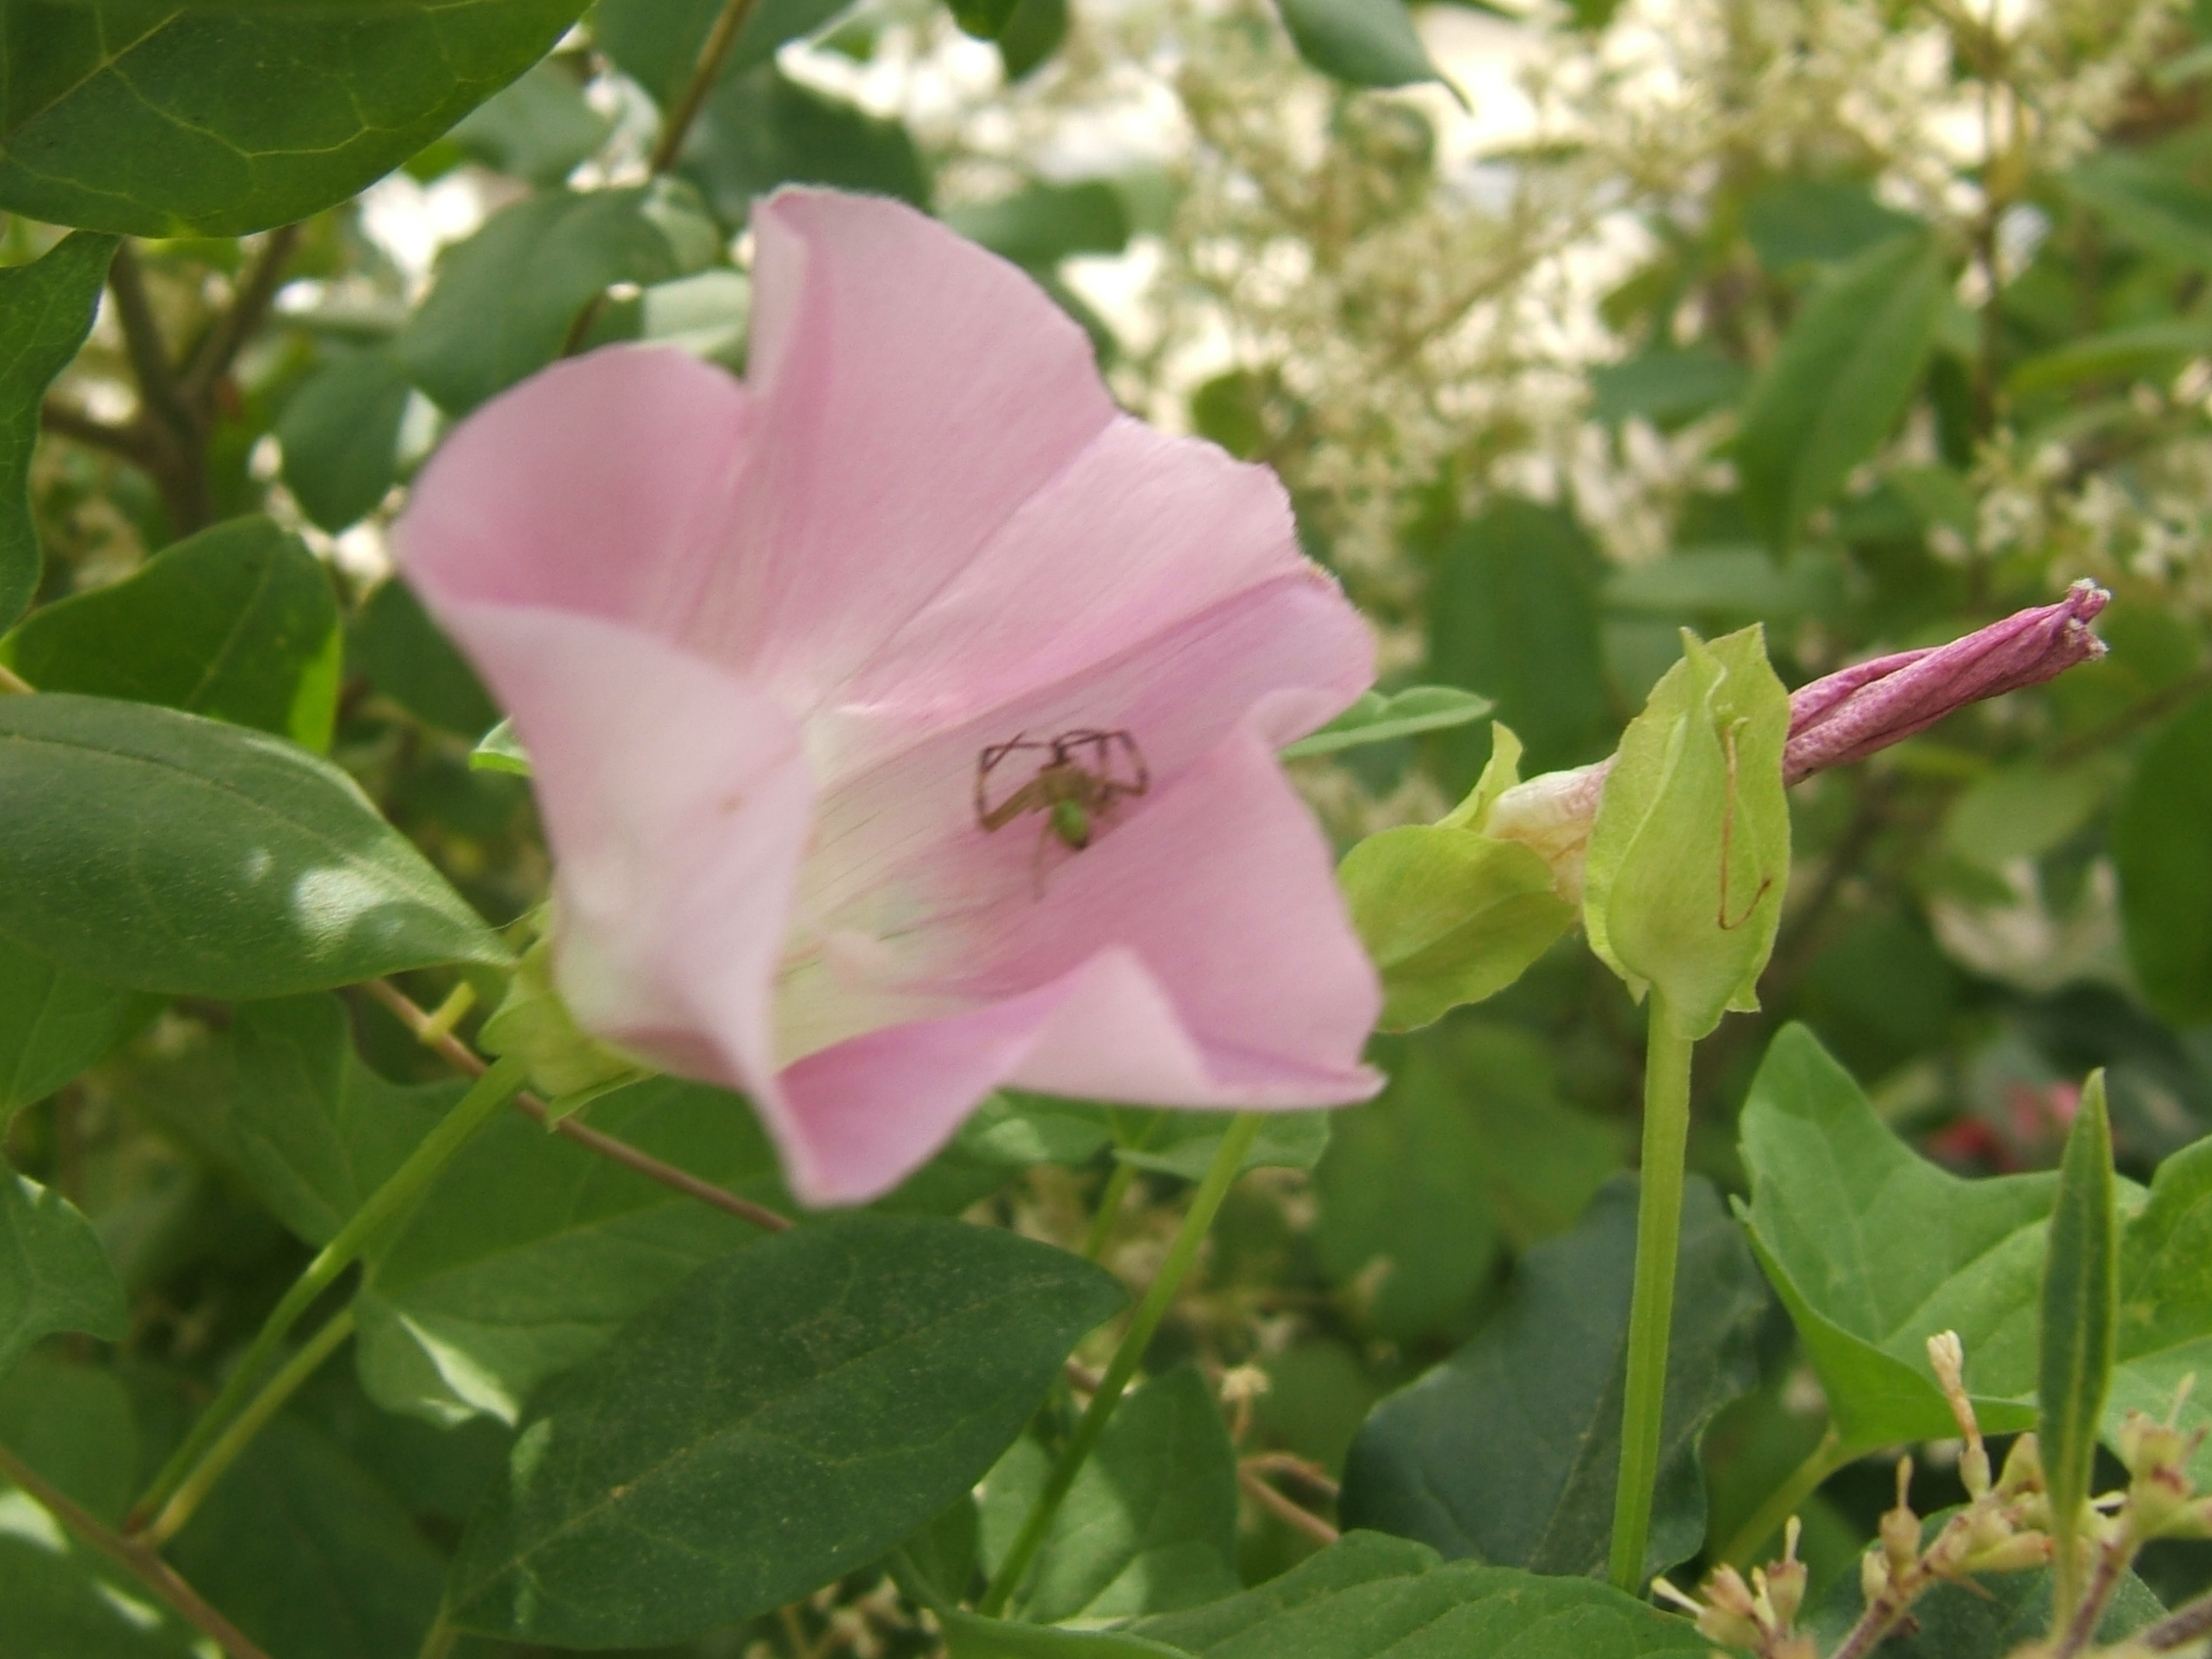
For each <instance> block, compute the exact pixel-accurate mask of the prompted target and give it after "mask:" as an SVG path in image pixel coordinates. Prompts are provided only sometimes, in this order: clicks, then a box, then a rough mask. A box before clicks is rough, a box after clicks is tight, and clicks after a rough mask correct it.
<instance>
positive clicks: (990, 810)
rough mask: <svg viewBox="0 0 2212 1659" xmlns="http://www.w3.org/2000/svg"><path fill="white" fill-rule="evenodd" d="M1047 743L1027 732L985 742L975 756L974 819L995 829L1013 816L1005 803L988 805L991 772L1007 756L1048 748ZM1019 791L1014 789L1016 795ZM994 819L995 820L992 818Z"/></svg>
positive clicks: (984, 825)
mask: <svg viewBox="0 0 2212 1659" xmlns="http://www.w3.org/2000/svg"><path fill="white" fill-rule="evenodd" d="M1051 746H1052V745H1051V744H1045V743H1040V742H1038V741H1036V739H1035V738H1030V737H1029V736H1028V735H1027V734H1025V733H1024V732H1015V733H1014V735H1013V736H1012V738H1008V739H1007V740H1006V742H1004V743H994V744H985V745H984V747H983V749H982V750H981V752H980V753H978V754H977V755H976V757H975V821H976V822H977V823H981V825H982V826H983V827H984V828H985V829H997V828H998V827H999V826H1000V824H1002V823H1006V820H1007V818H1008V817H1012V816H1013V815H1012V814H1011V813H1009V812H1007V811H1006V803H1001V804H1000V805H999V806H997V807H994V806H992V805H990V799H989V793H988V787H987V786H988V784H989V781H990V777H991V774H992V772H993V770H994V769H996V768H997V766H998V764H999V763H1000V762H1001V761H1003V760H1005V759H1006V757H1007V756H1009V755H1012V754H1014V753H1016V752H1017V751H1018V750H1024V749H1049V748H1050V747H1051ZM1020 793H1021V792H1020V791H1019V790H1017V791H1015V794H1016V795H1019V794H1020ZM994 819H995V820H996V822H994V821H993V820H994Z"/></svg>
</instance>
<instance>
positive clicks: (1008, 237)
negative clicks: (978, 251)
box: [945, 179, 1129, 265]
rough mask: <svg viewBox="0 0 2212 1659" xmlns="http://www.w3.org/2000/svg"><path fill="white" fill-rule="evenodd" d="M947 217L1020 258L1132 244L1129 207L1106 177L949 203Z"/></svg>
mask: <svg viewBox="0 0 2212 1659" xmlns="http://www.w3.org/2000/svg"><path fill="white" fill-rule="evenodd" d="M945 223H946V224H948V225H951V227H952V228H953V229H955V230H957V231H958V232H959V233H960V234H962V235H963V236H965V237H966V238H968V240H969V241H971V242H980V243H981V244H982V245H983V246H985V247H987V248H988V249H990V250H991V252H994V253H997V254H1001V255H1003V256H1004V257H1006V258H1009V259H1012V260H1013V261H1014V262H1015V263H1016V264H1024V265H1049V264H1058V263H1059V262H1060V260H1062V259H1065V258H1068V257H1069V256H1070V255H1072V254H1077V253H1119V252H1121V250H1122V249H1123V248H1125V247H1127V246H1128V245H1129V209H1128V206H1127V204H1126V203H1125V202H1123V200H1122V199H1121V191H1118V190H1116V189H1115V187H1114V186H1113V185H1110V184H1109V183H1107V182H1106V180H1104V179H1085V180H1084V181H1083V182H1082V183H1080V184H1073V185H1053V184H1045V183H1042V182H1040V183H1036V184H1031V185H1024V186H1023V187H1022V188H1021V189H1020V190H1018V191H1015V192H1014V193H1013V194H1012V195H1011V196H1001V197H998V198H997V199H995V200H994V201H988V202H970V203H968V204H963V205H962V206H959V207H954V208H950V209H947V210H946V211H945Z"/></svg>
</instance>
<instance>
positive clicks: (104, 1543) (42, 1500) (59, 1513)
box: [0, 1446, 269, 1659]
mask: <svg viewBox="0 0 2212 1659" xmlns="http://www.w3.org/2000/svg"><path fill="white" fill-rule="evenodd" d="M0 1474H4V1475H6V1476H7V1477H8V1479H9V1480H12V1481H13V1482H15V1485H16V1486H20V1487H21V1488H22V1489H23V1491H24V1492H27V1493H28V1494H29V1495H30V1497H31V1498H32V1500H33V1502H35V1503H36V1504H38V1505H39V1507H40V1508H41V1509H43V1510H46V1512H47V1513H48V1514H49V1515H51V1516H53V1517H54V1519H56V1520H57V1521H58V1522H61V1523H62V1524H63V1525H64V1526H65V1527H67V1528H69V1529H70V1531H71V1532H73V1533H75V1534H76V1535H77V1536H78V1537H79V1538H82V1540H84V1541H85V1542H86V1543H88V1544H89V1545H91V1546H92V1547H93V1548H94V1549H96V1550H98V1551H99V1552H100V1553H101V1554H102V1555H104V1556H106V1557H107V1559H109V1560H111V1561H113V1562H114V1563H115V1564H116V1565H118V1566H120V1567H122V1568H123V1569H124V1570H125V1571H127V1572H128V1573H130V1574H131V1577H134V1578H136V1579H137V1581H138V1582H139V1583H142V1584H143V1585H145V1587H146V1588H147V1589H149V1590H151V1591H153V1592H154V1594H155V1595H158V1596H160V1597H161V1599H162V1600H163V1601H167V1603H168V1604H169V1605H170V1606H171V1607H174V1608H175V1609H176V1610H177V1613H178V1615H179V1617H180V1618H182V1619H183V1620H185V1622H186V1623H187V1624H189V1625H191V1626H192V1628H193V1629H195V1630H197V1631H198V1632H201V1633H202V1634H204V1635H205V1636H208V1637H210V1638H213V1640H214V1641H215V1644H216V1646H218V1647H220V1648H221V1649H222V1650H223V1651H224V1652H225V1653H227V1654H228V1655H229V1656H230V1659H269V1656H268V1655H267V1654H265V1653H264V1652H263V1651H262V1650H260V1649H259V1648H258V1647H256V1646H255V1645H254V1644H252V1642H250V1641H249V1640H247V1639H246V1635H245V1633H244V1632H241V1631H240V1629H239V1628H238V1626H235V1625H234V1624H232V1623H231V1622H230V1620H228V1619H226V1618H224V1617H223V1616H222V1614H221V1613H217V1612H216V1610H215V1609H214V1608H213V1607H210V1606H209V1605H208V1604H207V1602H206V1601H204V1599H202V1597H201V1595H200V1593H199V1592H198V1591H197V1590H196V1589H193V1588H192V1587H191V1585H190V1584H187V1583H185V1581H184V1580H183V1579H182V1578H181V1577H178V1575H177V1570H176V1569H175V1568H174V1567H172V1566H171V1565H169V1564H168V1563H167V1561H164V1560H163V1559H161V1557H160V1556H158V1555H156V1554H155V1553H154V1551H153V1550H152V1548H151V1547H149V1546H147V1545H145V1544H142V1543H139V1542H138V1541H136V1540H134V1539H130V1538H124V1537H121V1536H119V1535H118V1534H115V1533H112V1532H110V1531H109V1530H108V1529H107V1528H106V1527H104V1526H102V1525H100V1522H98V1521H96V1520H94V1518H93V1516H91V1515H90V1514H88V1512H87V1511H85V1510H82V1509H81V1508H79V1507H78V1506H77V1505H76V1504H74V1503H72V1502H71V1501H70V1499H69V1498H67V1497H65V1496H64V1494H63V1493H62V1492H61V1491H60V1490H59V1489H58V1488H57V1487H55V1486H52V1485H50V1484H49V1483H48V1482H47V1481H46V1480H45V1479H44V1478H43V1477H42V1476H40V1474H39V1473H38V1472H37V1471H36V1470H35V1469H33V1468H31V1467H30V1465H28V1464H27V1463H26V1462H23V1460H22V1459H21V1458H20V1457H18V1456H16V1455H15V1453H14V1452H12V1451H9V1449H7V1448H6V1447H5V1446H0Z"/></svg>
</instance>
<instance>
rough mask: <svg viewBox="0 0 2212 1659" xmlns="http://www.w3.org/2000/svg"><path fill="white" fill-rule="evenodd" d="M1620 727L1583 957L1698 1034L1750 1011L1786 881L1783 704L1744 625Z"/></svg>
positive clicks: (1674, 673) (1758, 633) (1597, 832)
mask: <svg viewBox="0 0 2212 1659" xmlns="http://www.w3.org/2000/svg"><path fill="white" fill-rule="evenodd" d="M1682 643H1683V649H1684V653H1685V654H1684V656H1683V659H1682V660H1681V661H1680V663H1678V664H1676V665H1674V667H1673V668H1671V669H1669V670H1668V671H1667V674H1666V676H1665V678H1662V679H1661V681H1660V682H1659V684H1657V685H1656V686H1655V687H1653V688H1652V691H1651V696H1650V702H1647V703H1646V704H1645V706H1644V712H1643V714H1639V715H1638V716H1637V718H1636V719H1635V720H1632V721H1631V722H1630V723H1629V727H1628V730H1627V732H1626V733H1625V734H1624V735H1623V737H1622V738H1621V740H1620V754H1619V756H1618V757H1617V758H1616V759H1615V760H1614V762H1613V769H1612V771H1611V772H1610V773H1609V774H1608V775H1607V777H1606V781H1605V793H1604V795H1603V796H1602V797H1601V800H1600V804H1599V806H1598V812H1597V822H1596V824H1595V827H1594V828H1593V829H1592V830H1591V831H1590V842H1589V862H1588V864H1587V866H1585V873H1584V876H1583V882H1584V890H1583V927H1585V928H1586V929H1587V930H1588V932H1589V942H1590V948H1591V949H1592V950H1594V951H1596V952H1597V953H1598V954H1599V955H1600V956H1601V957H1604V958H1605V960H1606V963H1607V965H1608V966H1610V967H1611V968H1612V969H1613V971H1614V972H1615V973H1617V974H1619V975H1620V976H1621V977H1622V978H1623V979H1624V980H1626V981H1627V982H1628V985H1629V988H1630V989H1631V990H1632V992H1634V993H1635V994H1636V995H1637V996H1638V997H1639V998H1640V997H1641V996H1642V995H1643V994H1644V991H1645V990H1646V989H1647V988H1656V991H1657V992H1658V994H1659V1002H1658V1005H1657V1011H1656V1014H1657V1017H1658V1018H1666V1019H1668V1020H1669V1021H1671V1022H1672V1023H1673V1024H1674V1028H1675V1030H1677V1031H1679V1032H1680V1034H1681V1035H1682V1036H1686V1037H1692V1038H1695V1037H1701V1036H1705V1033H1707V1032H1708V1031H1710V1030H1712V1029H1713V1027H1715V1026H1716V1025H1717V1024H1720V1020H1721V1016H1722V1015H1723V1013H1725V1012H1727V1011H1728V1010H1729V1009H1731V1008H1737V1009H1753V1008H1756V1007H1758V1006H1759V997H1758V990H1757V987H1758V982H1759V971H1760V970H1761V969H1763V968H1765V965H1766V958H1767V956H1768V953H1769V952H1771V951H1772V950H1773V948H1774V933H1775V929H1776V928H1777V927H1779V926H1780V925H1781V920H1782V896H1783V889H1784V885H1785V884H1786V883H1787V882H1788V879H1789V876H1790V809H1789V807H1788V805H1787V804H1786V803H1785V802H1784V799H1783V793H1782V747H1783V744H1784V742H1785V741H1786V740H1787V739H1788V738H1789V735H1790V696H1789V693H1788V692H1786V691H1784V690H1783V688H1782V682H1781V681H1780V680H1778V679H1777V678H1775V677H1774V671H1773V670H1772V669H1771V667H1769V666H1768V665H1767V661H1766V643H1765V633H1764V631H1763V630H1762V629H1759V627H1757V626H1755V625H1754V626H1753V627H1750V628H1747V629H1742V630H1741V631H1740V632H1737V633H1734V634H1729V635H1725V636H1723V638H1721V639H1717V640H1715V641H1713V642H1712V643H1711V645H1706V644H1705V643H1704V642H1702V641H1699V639H1698V638H1697V637H1696V636H1695V635H1692V634H1690V633H1689V632H1688V631H1687V630H1685V631H1684V634H1683V636H1682Z"/></svg>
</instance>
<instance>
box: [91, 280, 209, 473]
mask: <svg viewBox="0 0 2212 1659" xmlns="http://www.w3.org/2000/svg"><path fill="white" fill-rule="evenodd" d="M107 289H108V292H109V293H110V294H112V295H114V296H115V319H116V321H117V322H118V323H119V324H120V325H122V329H123V346H124V349H125V351H126V352H127V353H128V354H129V355H130V358H131V374H133V375H134V376H136V377H137V381H138V397H139V400H140V401H141V402H142V403H143V404H145V406H146V408H147V409H148V410H150V411H151V412H152V413H153V415H154V416H155V418H156V419H158V420H160V421H161V422H165V423H166V424H167V425H169V426H171V427H173V428H175V429H176V432H177V435H179V437H185V436H188V435H191V434H192V433H193V431H194V430H195V428H194V424H193V420H192V412H191V408H190V407H189V406H188V405H187V404H186V403H185V395H184V388H183V386H181V385H180V384H179V381H178V380H177V373H176V370H175V368H173V366H172V365H171V363H170V362H169V348H168V344H167V342H166V341H164V340H163V339H162V337H161V324H160V323H159V322H158V321H157V320H155V316H154V305H153V301H151V300H150V299H149V298H148V297H147V294H146V273H145V272H144V271H143V270H140V269H139V265H138V256H137V254H136V253H135V252H132V251H131V244H130V243H129V242H128V241H124V242H121V243H118V245H117V246H116V249H115V261H114V263H113V264H111V265H109V266H108V268H107Z"/></svg>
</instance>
